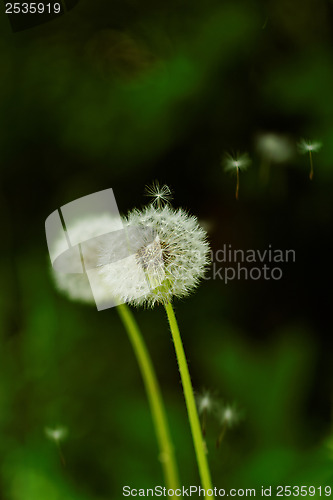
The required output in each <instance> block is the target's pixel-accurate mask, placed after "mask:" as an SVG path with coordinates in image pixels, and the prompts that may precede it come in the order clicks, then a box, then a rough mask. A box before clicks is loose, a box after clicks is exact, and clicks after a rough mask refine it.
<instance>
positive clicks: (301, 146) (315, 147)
mask: <svg viewBox="0 0 333 500" xmlns="http://www.w3.org/2000/svg"><path fill="white" fill-rule="evenodd" d="M322 146H323V144H322V142H319V141H313V142H311V141H308V140H306V139H301V140H300V141H299V143H298V144H297V149H298V151H299V153H301V154H306V153H310V152H311V153H317V152H318V151H319V150H320V149H321V148H322Z"/></svg>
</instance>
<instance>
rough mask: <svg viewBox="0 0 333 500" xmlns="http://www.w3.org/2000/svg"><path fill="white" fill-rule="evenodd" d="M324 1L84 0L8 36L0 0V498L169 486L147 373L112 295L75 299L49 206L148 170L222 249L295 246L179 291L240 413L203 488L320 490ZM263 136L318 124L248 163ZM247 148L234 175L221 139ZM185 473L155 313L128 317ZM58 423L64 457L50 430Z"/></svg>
mask: <svg viewBox="0 0 333 500" xmlns="http://www.w3.org/2000/svg"><path fill="white" fill-rule="evenodd" d="M332 14H333V6H332V2H328V1H327V2H326V1H323V0H308V1H307V2H304V1H302V2H301V1H300V0H295V1H293V2H288V1H287V0H279V1H277V0H271V1H268V2H262V1H249V2H245V1H244V2H242V1H233V2H231V1H229V2H227V1H222V0H221V1H216V0H209V1H204V2H196V3H195V4H193V2H187V1H176V0H169V1H159V2H156V1H155V2H153V1H145V0H141V1H140V2H139V1H136V0H128V1H125V0H123V1H99V2H89V1H86V0H81V1H80V2H79V4H78V5H77V6H76V7H75V8H74V9H73V10H71V11H70V12H69V13H67V14H66V15H64V16H63V17H61V18H59V19H57V20H54V21H52V22H50V23H47V24H43V25H41V26H38V27H35V28H33V29H30V30H25V31H22V32H17V33H13V32H12V31H11V29H10V24H9V21H8V19H7V18H6V16H5V14H4V12H2V13H1V15H0V30H1V34H0V167H1V183H0V218H1V229H2V237H1V247H0V248H1V278H2V279H1V284H2V286H1V289H0V301H1V302H0V314H1V350H0V473H1V476H0V498H3V499H5V500H21V499H22V500H30V499H31V500H58V499H62V500H63V499H80V500H81V499H83V500H86V499H87V500H88V499H98V500H102V499H118V498H121V489H122V486H123V485H125V484H129V485H131V486H132V487H152V486H154V485H157V484H163V478H162V473H161V469H160V465H159V463H158V460H157V445H156V439H155V435H154V431H153V426H152V420H151V416H150V413H149V407H148V403H147V399H146V395H145V392H144V388H143V384H142V381H141V378H140V374H139V371H138V367H137V364H136V361H135V358H134V355H133V352H132V350H131V347H130V344H129V342H128V338H127V336H126V332H125V331H124V329H123V327H122V325H121V323H120V321H119V318H118V316H117V314H116V311H115V310H112V309H110V310H106V311H104V312H100V313H97V311H96V310H95V309H94V308H93V307H88V306H87V307H85V306H82V305H78V304H76V303H74V302H69V301H68V300H67V299H66V298H64V297H62V296H60V295H59V294H58V293H57V291H56V290H55V289H54V286H53V284H52V281H51V279H50V275H49V260H48V255H47V247H46V239H45V234H44V221H45V219H46V217H47V216H48V215H49V214H50V213H51V212H53V211H54V210H55V209H57V208H58V207H60V206H61V205H63V204H65V203H67V202H69V201H72V200H74V199H76V198H79V197H81V196H84V195H87V194H90V193H93V192H96V191H99V190H102V189H106V188H109V187H112V188H113V190H114V193H115V196H116V199H117V202H118V206H119V210H120V211H121V212H122V213H126V212H127V211H128V210H129V209H132V208H133V207H139V206H141V205H142V204H143V203H144V202H145V198H144V197H143V192H144V187H145V185H146V184H148V183H150V182H151V181H152V180H154V179H158V180H159V181H160V182H161V183H164V182H165V183H167V184H168V185H170V187H171V188H172V189H173V191H174V201H173V203H174V206H182V207H184V208H186V209H188V210H189V211H190V212H191V213H194V214H196V215H197V216H198V217H199V218H201V219H205V220H208V221H209V222H210V225H211V231H210V235H209V237H210V240H211V244H212V248H213V250H214V251H216V250H217V249H219V248H222V247H223V245H224V244H227V245H228V244H232V246H233V248H242V249H248V248H254V249H260V250H263V249H265V248H267V247H268V245H269V244H271V245H272V246H273V248H280V249H295V251H296V262H295V263H290V264H285V265H284V266H283V271H284V275H283V279H282V280H280V281H264V280H260V281H245V280H240V281H233V282H231V283H230V284H227V285H225V283H224V282H223V281H221V280H215V281H213V280H208V281H205V282H203V283H202V285H201V286H200V288H199V289H198V291H197V292H196V293H194V294H193V295H192V296H191V297H189V298H188V299H186V300H183V301H177V302H175V309H176V314H177V317H178V320H179V324H180V329H181V332H182V336H183V341H184V345H185V349H186V353H187V357H188V359H189V363H190V371H191V375H192V379H193V384H194V387H195V389H197V390H198V389H200V388H201V387H203V386H204V387H207V388H210V389H212V390H216V391H218V393H219V395H220V396H221V397H222V398H223V399H224V400H226V401H236V402H237V404H238V406H239V407H240V408H242V410H243V413H244V419H243V421H242V422H241V423H240V425H239V426H238V427H237V428H235V429H233V430H230V431H229V432H227V434H226V436H225V439H224V441H223V444H222V447H221V449H220V450H216V449H215V439H216V436H217V434H218V432H219V428H218V425H217V424H216V423H215V422H214V421H213V420H211V421H209V423H208V429H207V445H208V449H209V455H208V458H209V462H210V465H211V471H212V476H213V482H214V485H216V486H218V487H225V488H229V487H235V488H241V487H242V488H249V487H256V488H259V487H260V486H261V485H272V486H275V485H277V484H281V485H289V484H298V485H302V484H307V485H310V484H311V485H315V486H319V485H323V486H324V485H332V482H333V475H332V470H333V468H332V466H333V463H332V462H333V444H332V439H333V436H332V431H331V429H332V422H331V399H332V390H333V389H332V340H331V331H332V326H331V325H332V314H331V310H332V294H331V286H332V284H331V267H332V266H331V259H332V242H331V231H332V215H333V210H332V208H333V207H332V181H333V168H332V167H333V140H332V137H333V98H332V89H333V58H332V42H333V25H332ZM260 131H276V132H282V133H286V134H288V135H289V136H290V137H291V139H292V141H293V143H294V144H296V143H297V142H298V141H299V139H300V137H307V138H309V139H314V140H320V141H322V142H323V148H322V150H321V151H320V152H319V153H318V154H315V155H314V168H315V175H314V179H313V181H312V182H311V181H309V178H308V172H309V158H308V157H307V156H300V155H298V154H297V152H296V148H295V155H294V157H293V158H292V159H291V160H290V161H289V162H288V163H286V164H285V165H272V168H271V175H270V179H269V183H268V185H267V186H265V187H264V186H262V185H261V184H260V179H259V170H260V158H259V156H258V154H257V153H256V151H255V148H254V138H255V136H256V134H257V133H258V132H260ZM232 150H239V151H248V152H249V154H250V156H251V158H252V166H251V168H250V169H249V170H248V171H247V172H246V173H242V174H241V179H240V180H241V185H240V200H239V202H236V201H235V198H234V189H235V179H234V178H232V177H230V176H228V175H227V174H225V173H224V172H223V168H222V167H221V157H222V156H223V153H224V152H225V151H232ZM135 315H136V318H137V321H138V323H139V325H140V327H141V328H142V331H143V333H144V337H145V340H146V342H147V345H148V347H149V350H150V352H151V355H152V358H153V360H154V362H155V366H156V370H157V374H158V377H159V380H160V383H161V387H162V391H163V394H164V397H165V402H166V406H167V413H168V417H169V421H170V425H171V431H172V436H173V440H174V444H175V448H176V455H177V459H178V462H179V469H180V474H181V481H182V483H183V484H184V485H190V484H198V481H199V479H198V472H197V467H196V463H195V458H194V452H193V445H192V442H191V435H190V430H189V424H188V421H187V417H186V409H185V405H184V401H183V396H182V390H181V385H180V381H179V373H178V369H177V364H176V360H175V356H174V352H173V345H172V342H171V337H170V334H169V330H168V325H167V322H166V317H165V313H164V310H163V308H160V307H157V308H155V309H154V310H151V311H145V310H137V311H135ZM57 424H59V425H64V426H66V427H68V430H69V434H68V438H67V440H66V441H65V442H64V443H63V452H64V455H65V457H66V461H67V467H66V469H65V470H64V469H63V468H62V466H61V463H60V460H59V457H58V455H57V450H56V447H55V445H54V443H52V442H50V441H48V440H47V439H46V437H45V434H44V427H45V426H52V425H57Z"/></svg>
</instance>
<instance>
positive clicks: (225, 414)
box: [216, 404, 242, 448]
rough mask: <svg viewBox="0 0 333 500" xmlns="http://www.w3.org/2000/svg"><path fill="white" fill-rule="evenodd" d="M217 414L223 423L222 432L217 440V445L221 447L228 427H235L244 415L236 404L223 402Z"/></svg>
mask: <svg viewBox="0 0 333 500" xmlns="http://www.w3.org/2000/svg"><path fill="white" fill-rule="evenodd" d="M216 416H217V418H218V420H219V422H220V424H221V425H222V428H221V432H220V434H219V436H218V438H217V441H216V447H217V448H219V447H220V445H221V442H222V439H223V438H224V435H225V433H226V430H227V429H228V428H231V427H234V426H235V425H236V424H238V422H239V421H240V419H241V417H242V415H241V413H240V412H239V410H238V409H237V407H236V405H230V404H226V405H224V404H222V405H221V406H220V407H219V408H218V411H217V413H216Z"/></svg>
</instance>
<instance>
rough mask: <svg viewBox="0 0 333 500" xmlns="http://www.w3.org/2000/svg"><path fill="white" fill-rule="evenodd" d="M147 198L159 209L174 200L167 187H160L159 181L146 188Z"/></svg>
mask: <svg viewBox="0 0 333 500" xmlns="http://www.w3.org/2000/svg"><path fill="white" fill-rule="evenodd" d="M145 196H148V197H149V198H151V200H152V204H153V205H154V206H157V207H159V208H160V207H162V206H163V205H165V204H167V203H170V201H171V200H172V191H171V189H170V188H169V186H167V185H165V184H164V185H163V186H160V185H159V182H158V181H155V182H153V183H152V184H151V185H150V186H146V189H145Z"/></svg>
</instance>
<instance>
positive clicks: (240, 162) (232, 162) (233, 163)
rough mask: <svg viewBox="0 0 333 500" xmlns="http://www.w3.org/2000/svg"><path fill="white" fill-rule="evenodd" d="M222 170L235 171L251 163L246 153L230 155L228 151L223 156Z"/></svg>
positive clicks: (243, 168) (245, 167) (244, 168)
mask: <svg viewBox="0 0 333 500" xmlns="http://www.w3.org/2000/svg"><path fill="white" fill-rule="evenodd" d="M223 165H224V170H225V171H226V172H235V173H236V171H237V170H238V169H239V170H241V171H242V170H246V169H247V168H248V167H249V166H250V165H251V159H250V157H249V155H248V153H243V154H240V153H236V155H234V156H232V155H231V154H229V153H225V155H224V158H223Z"/></svg>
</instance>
